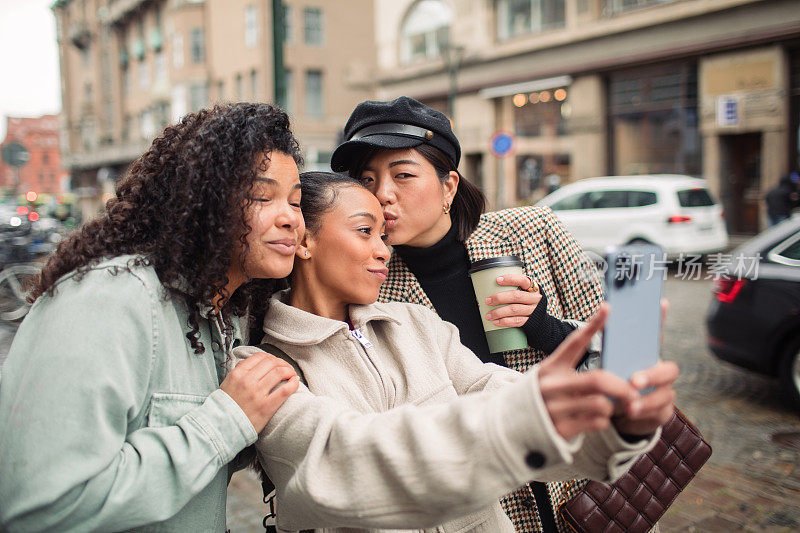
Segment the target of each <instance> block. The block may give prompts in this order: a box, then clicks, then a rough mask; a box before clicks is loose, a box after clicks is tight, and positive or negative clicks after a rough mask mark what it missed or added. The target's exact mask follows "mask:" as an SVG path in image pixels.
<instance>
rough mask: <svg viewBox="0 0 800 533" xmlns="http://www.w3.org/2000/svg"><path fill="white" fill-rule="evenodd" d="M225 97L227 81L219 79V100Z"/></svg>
mask: <svg viewBox="0 0 800 533" xmlns="http://www.w3.org/2000/svg"><path fill="white" fill-rule="evenodd" d="M224 99H225V82H224V81H222V80H219V81H218V82H217V101H222V100H224Z"/></svg>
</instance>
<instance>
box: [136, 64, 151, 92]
mask: <svg viewBox="0 0 800 533" xmlns="http://www.w3.org/2000/svg"><path fill="white" fill-rule="evenodd" d="M136 68H138V69H139V88H140V89H147V88H148V87H150V65H149V64H148V63H147V61H140V62H139V63H138V65H137V67H136Z"/></svg>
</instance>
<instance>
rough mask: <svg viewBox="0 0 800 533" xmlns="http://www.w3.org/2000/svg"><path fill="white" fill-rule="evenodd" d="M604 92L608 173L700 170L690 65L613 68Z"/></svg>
mask: <svg viewBox="0 0 800 533" xmlns="http://www.w3.org/2000/svg"><path fill="white" fill-rule="evenodd" d="M608 95H609V96H608V97H609V106H608V109H609V130H610V138H609V140H610V155H611V169H612V170H611V171H612V173H613V174H619V175H629V174H663V173H668V174H688V175H691V176H700V175H702V158H701V150H700V148H701V147H700V144H701V138H700V133H699V127H698V114H697V67H696V65H694V64H689V63H675V64H669V65H660V66H652V67H642V68H639V69H631V70H626V71H619V72H614V73H612V74H611V75H610V76H609V79H608Z"/></svg>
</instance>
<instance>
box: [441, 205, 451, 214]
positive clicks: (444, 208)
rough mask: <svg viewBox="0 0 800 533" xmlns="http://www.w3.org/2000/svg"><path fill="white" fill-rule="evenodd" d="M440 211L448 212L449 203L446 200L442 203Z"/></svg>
mask: <svg viewBox="0 0 800 533" xmlns="http://www.w3.org/2000/svg"><path fill="white" fill-rule="evenodd" d="M442 211H443V212H444V214H445V215H446V214H447V213H449V212H450V204H449V203H448V202H445V203H444V205H443V206H442Z"/></svg>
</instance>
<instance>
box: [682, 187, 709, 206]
mask: <svg viewBox="0 0 800 533" xmlns="http://www.w3.org/2000/svg"><path fill="white" fill-rule="evenodd" d="M678 202H680V204H681V207H707V206H709V205H714V200H713V199H712V198H711V195H710V194H708V191H707V190H706V189H686V190H683V191H678Z"/></svg>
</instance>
